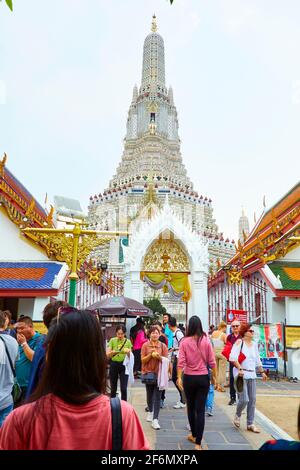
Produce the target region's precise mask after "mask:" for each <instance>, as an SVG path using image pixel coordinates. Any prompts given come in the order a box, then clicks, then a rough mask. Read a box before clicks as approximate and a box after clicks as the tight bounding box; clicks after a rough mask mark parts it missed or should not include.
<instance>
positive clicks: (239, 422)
mask: <svg viewBox="0 0 300 470" xmlns="http://www.w3.org/2000/svg"><path fill="white" fill-rule="evenodd" d="M233 424H234V425H235V427H237V428H239V427H240V425H241V419H240V418H239V417H238V416H235V417H234V420H233Z"/></svg>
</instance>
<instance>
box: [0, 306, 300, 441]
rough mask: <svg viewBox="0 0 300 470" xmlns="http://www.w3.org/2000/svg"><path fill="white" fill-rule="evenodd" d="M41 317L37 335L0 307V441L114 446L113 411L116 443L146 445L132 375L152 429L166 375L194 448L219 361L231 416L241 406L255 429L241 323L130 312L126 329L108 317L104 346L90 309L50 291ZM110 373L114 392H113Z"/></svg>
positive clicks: (209, 407) (250, 345)
mask: <svg viewBox="0 0 300 470" xmlns="http://www.w3.org/2000/svg"><path fill="white" fill-rule="evenodd" d="M43 321H44V324H45V327H46V328H47V330H48V334H47V335H42V334H40V333H37V332H36V331H35V330H34V326H33V322H32V319H31V318H30V317H29V316H20V317H19V318H18V320H17V322H16V323H15V324H13V322H12V318H11V314H10V312H9V311H4V312H3V311H0V449H1V450H27V449H32V450H42V449H44V450H52V449H56V450H59V449H68V450H76V449H77V450H78V449H82V450H90V449H94V450H97V449H102V450H105V449H107V450H109V449H115V448H116V447H115V440H114V438H115V436H114V433H113V427H112V415H113V413H115V412H117V413H119V417H120V419H121V420H122V426H121V427H120V430H119V431H118V432H119V433H120V434H121V435H120V436H119V437H120V439H119V442H120V444H119V445H120V449H123V450H147V449H149V443H148V441H147V438H146V437H145V434H144V431H143V428H142V425H141V423H140V420H139V418H138V416H137V414H136V411H135V410H134V408H133V406H132V405H130V404H129V403H127V388H128V383H129V384H132V383H134V379H135V380H141V382H142V383H143V384H144V385H145V391H146V393H145V397H146V403H145V404H146V405H147V406H146V408H145V409H146V411H147V414H146V416H145V419H146V421H147V422H149V423H151V426H152V428H153V429H154V430H159V429H160V424H159V413H160V409H161V408H163V407H164V400H165V396H166V390H167V388H168V382H169V381H170V380H172V382H173V383H174V385H175V387H176V389H177V391H178V401H177V403H175V404H174V405H173V408H174V409H180V408H183V409H184V408H185V409H186V412H187V419H188V429H189V430H190V433H189V434H188V435H187V439H188V440H189V441H191V442H193V443H194V445H195V450H203V444H202V439H203V433H204V429H205V416H206V414H207V416H212V415H213V408H214V392H215V390H217V391H220V392H223V391H224V390H225V386H226V370H227V366H228V363H229V382H230V401H229V405H236V413H235V417H234V421H233V424H234V426H236V427H237V428H240V425H241V423H240V418H241V414H242V412H243V410H244V409H245V408H247V410H246V416H247V430H248V431H251V432H254V433H259V432H260V430H259V429H258V428H257V427H256V425H255V423H254V416H255V402H256V378H257V377H256V370H259V372H260V373H261V374H262V378H263V380H266V379H267V376H266V375H265V373H264V371H263V368H262V363H261V360H260V357H259V351H258V347H257V344H256V343H255V341H254V339H253V336H254V335H253V333H254V330H253V328H252V326H251V324H246V323H245V324H244V323H243V324H240V323H239V322H238V321H237V320H234V321H233V322H232V325H231V333H230V334H229V335H226V323H224V322H221V323H220V324H219V325H218V327H217V328H215V327H214V326H211V327H210V330H209V333H208V334H207V333H206V332H205V331H203V328H202V323H201V320H200V318H199V317H198V316H192V317H191V318H190V319H189V322H188V325H187V328H186V331H184V329H183V328H179V325H177V321H176V318H174V317H172V316H171V315H169V314H165V315H163V318H162V323H160V321H158V320H155V321H153V322H152V323H151V324H150V325H149V324H148V325H147V326H146V325H145V323H144V321H143V319H141V318H137V320H136V325H135V326H134V327H133V328H131V330H130V333H129V335H128V336H129V337H127V331H126V327H125V326H124V325H123V324H122V325H117V326H116V331H115V336H114V337H113V338H110V339H109V341H107V344H106V346H105V342H104V338H103V335H102V331H101V325H100V322H99V318H98V316H97V315H95V314H93V312H90V311H81V310H77V309H75V308H72V307H70V306H69V305H68V304H66V303H65V302H62V301H56V302H54V303H50V304H48V305H47V306H46V307H45V309H44V312H43ZM108 378H109V381H108ZM118 381H120V391H121V400H118V399H117V402H116V395H117V388H118ZM108 382H109V383H108ZM116 403H117V405H116ZM116 406H117V407H116ZM116 409H117V411H116ZM299 416H300V415H299ZM299 419H300V418H299V417H298V424H299ZM298 444H299V443H294V444H293V445H291V444H289V445H286V446H285V441H278V442H277V441H276V442H274V441H270V442H268V443H266V444H265V446H263V449H264V450H266V449H268V450H273V449H275V448H284V447H286V448H292V449H296V448H297V449H298V447H297V446H298Z"/></svg>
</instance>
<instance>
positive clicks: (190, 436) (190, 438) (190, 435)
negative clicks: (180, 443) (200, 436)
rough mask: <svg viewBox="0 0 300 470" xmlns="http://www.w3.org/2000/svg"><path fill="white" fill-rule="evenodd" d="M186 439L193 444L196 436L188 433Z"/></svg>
mask: <svg viewBox="0 0 300 470" xmlns="http://www.w3.org/2000/svg"><path fill="white" fill-rule="evenodd" d="M187 440H188V441H190V442H192V443H193V444H195V442H196V438H195V437H193V435H192V434H189V435H188V437H187Z"/></svg>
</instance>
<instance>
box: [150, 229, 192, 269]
mask: <svg viewBox="0 0 300 470" xmlns="http://www.w3.org/2000/svg"><path fill="white" fill-rule="evenodd" d="M142 271H147V272H189V271H190V265H189V259H188V256H187V255H186V253H185V252H184V251H183V249H182V248H181V247H180V246H179V244H178V243H177V242H176V241H175V240H174V238H173V236H171V237H170V238H168V239H163V238H162V237H161V238H159V239H158V240H155V241H154V242H153V243H152V245H151V246H150V248H149V250H148V252H147V254H146V256H145V258H144V262H143V268H142Z"/></svg>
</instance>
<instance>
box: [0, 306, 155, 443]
mask: <svg viewBox="0 0 300 470" xmlns="http://www.w3.org/2000/svg"><path fill="white" fill-rule="evenodd" d="M45 345H46V362H45V367H44V369H43V373H42V377H41V380H40V381H39V383H38V385H37V388H36V390H35V392H34V393H33V395H32V397H31V400H32V401H31V402H30V403H28V404H26V405H23V406H21V407H19V408H17V409H15V410H14V411H13V412H12V413H11V414H10V415H9V416H8V417H7V418H6V420H5V422H4V424H3V426H2V428H1V432H0V449H3V450H111V449H112V417H111V405H110V399H109V397H108V396H107V395H106V392H107V388H106V354H105V349H104V341H103V336H102V333H101V326H100V323H99V321H98V320H97V319H96V318H95V316H93V315H92V314H91V312H89V311H80V310H76V309H71V310H69V311H68V312H65V313H63V311H60V312H59V315H58V317H57V319H56V318H55V319H54V320H52V322H51V325H50V328H49V332H48V335H47V338H46V342H45ZM121 415H122V438H123V439H122V449H123V450H148V449H149V445H148V442H147V440H146V438H145V435H144V432H143V429H142V426H141V424H140V421H139V419H138V417H137V415H136V413H135V411H134V409H133V407H132V406H131V405H129V404H128V403H127V402H125V401H121Z"/></svg>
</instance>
